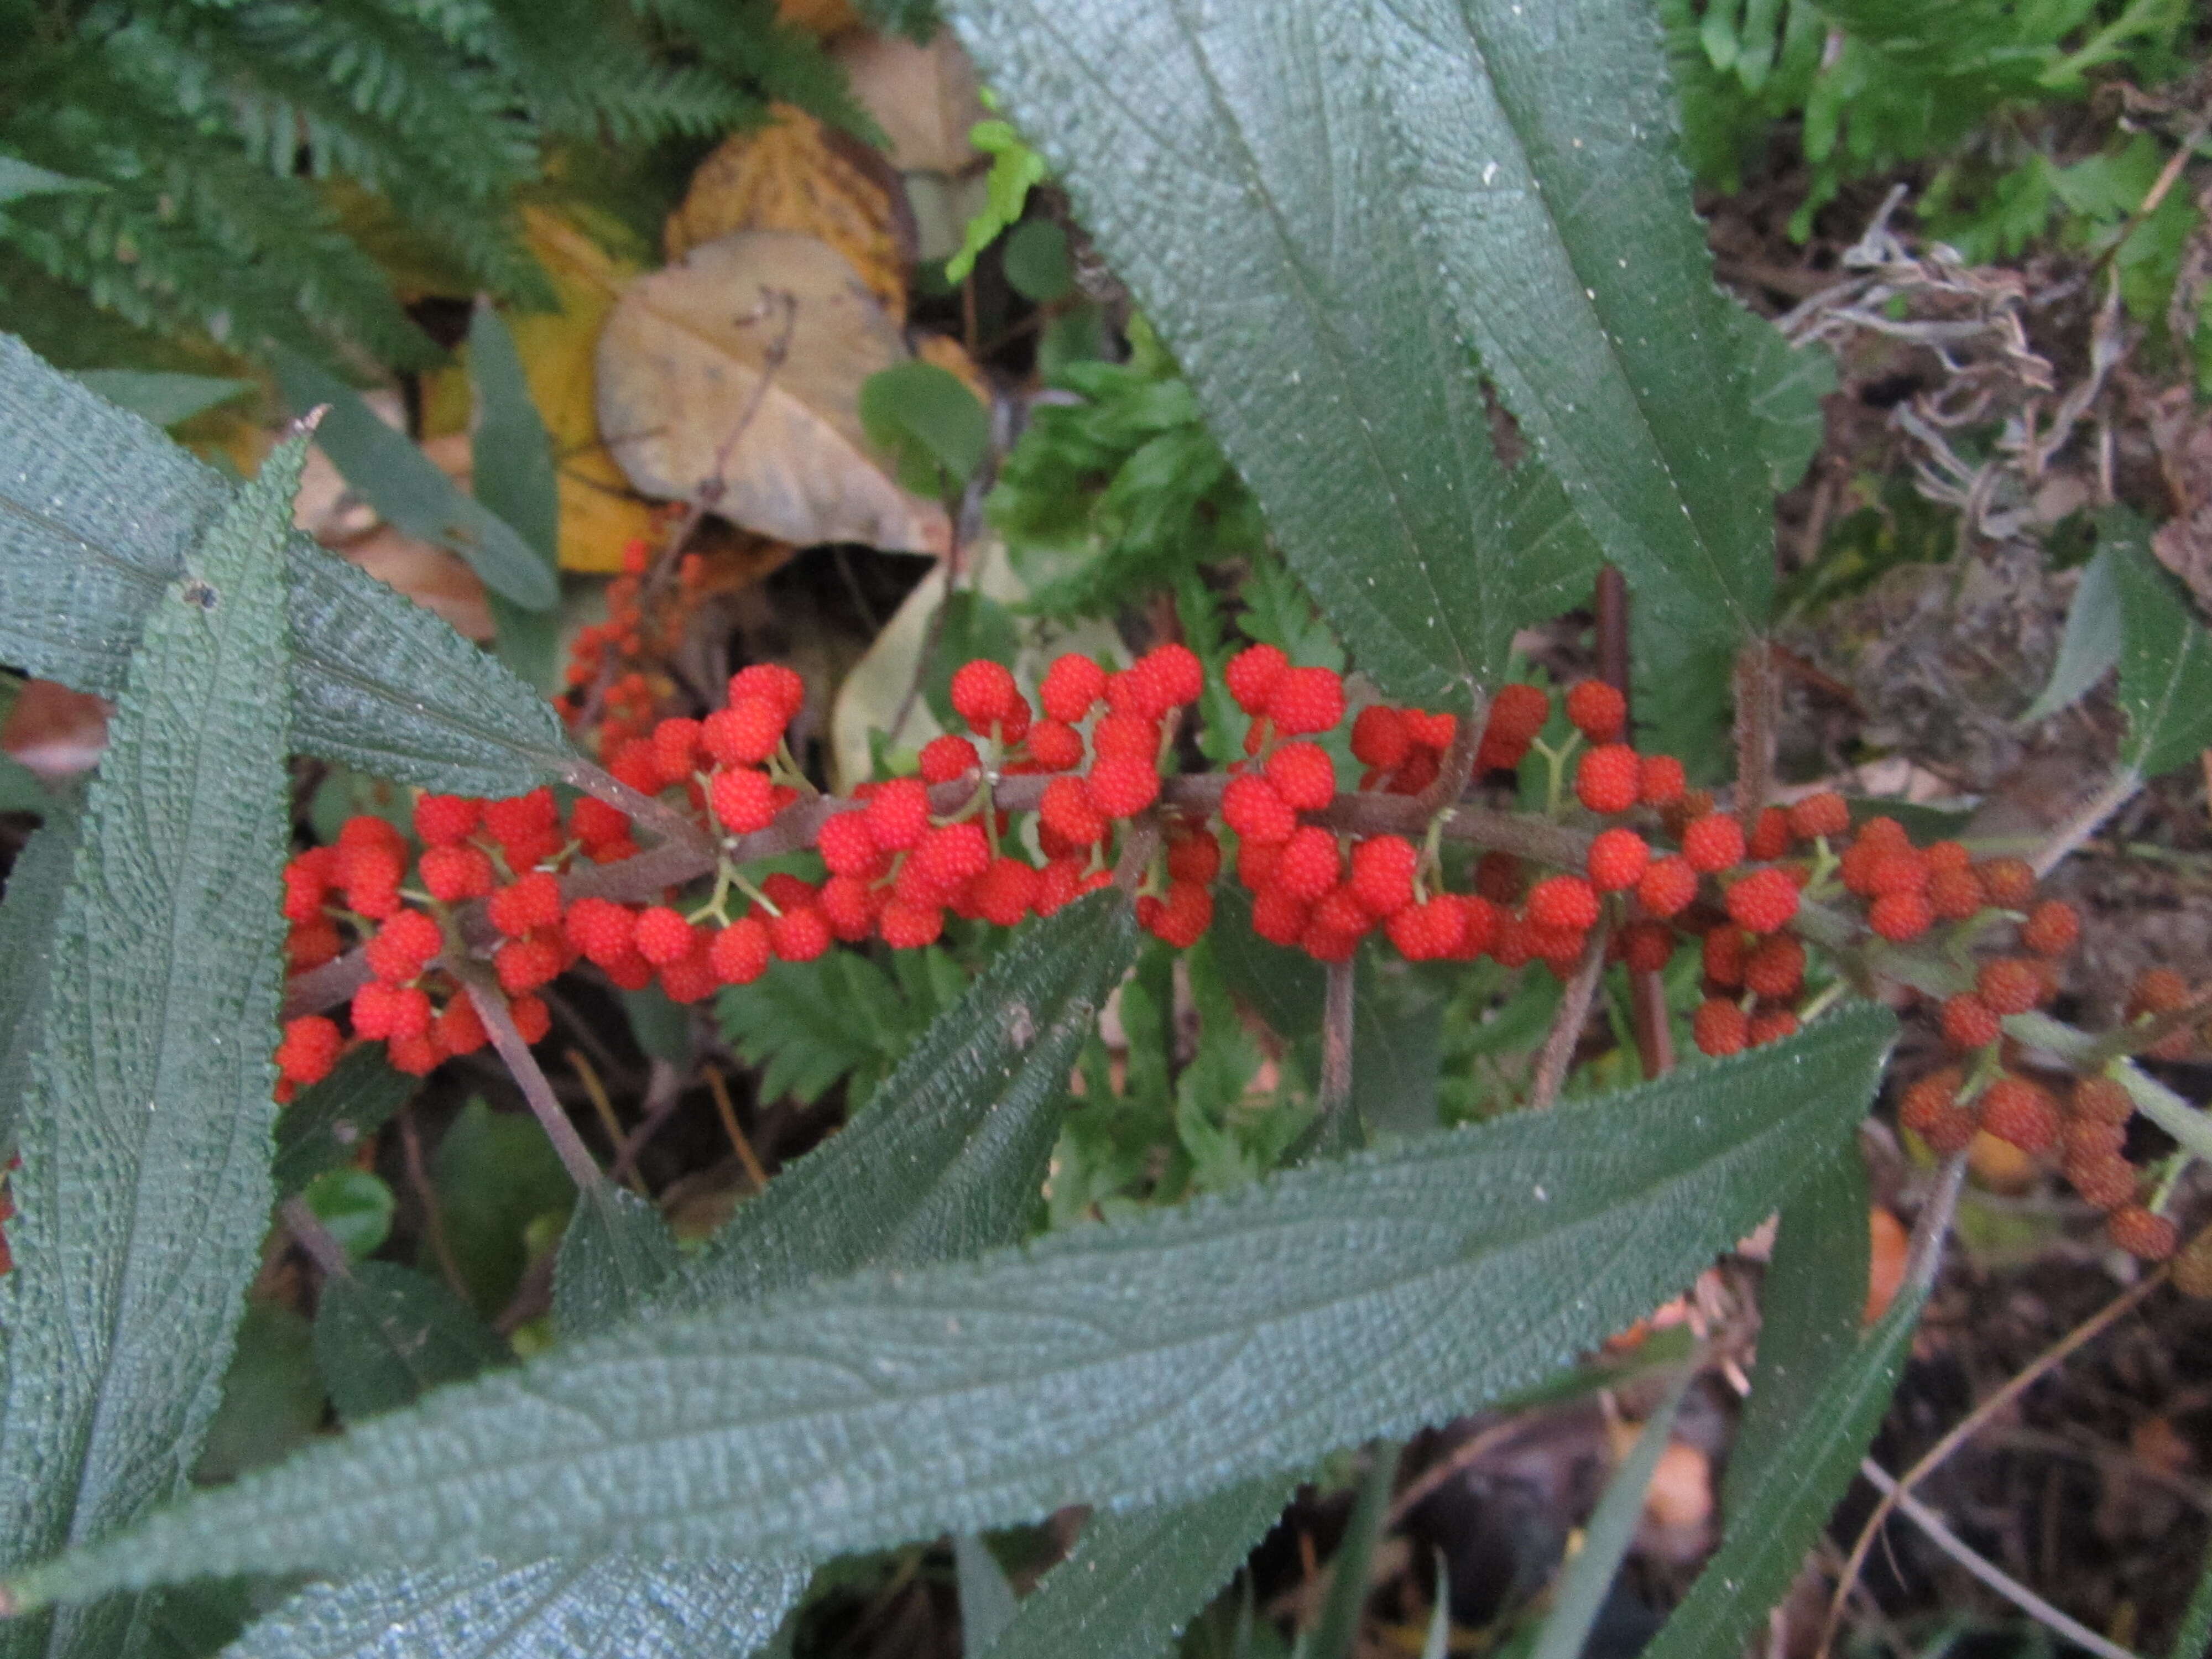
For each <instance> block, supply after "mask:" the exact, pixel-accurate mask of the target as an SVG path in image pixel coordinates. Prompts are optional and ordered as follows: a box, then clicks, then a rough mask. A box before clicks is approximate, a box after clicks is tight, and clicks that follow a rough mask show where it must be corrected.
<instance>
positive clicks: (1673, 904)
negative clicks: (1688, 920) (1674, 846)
mask: <svg viewBox="0 0 2212 1659" xmlns="http://www.w3.org/2000/svg"><path fill="white" fill-rule="evenodd" d="M1636 896H1637V899H1638V902H1640V903H1642V905H1643V906H1644V908H1645V909H1647V910H1649V911H1650V913H1651V914H1652V915H1655V916H1658V917H1661V918H1665V917H1668V916H1673V915H1680V913H1681V912H1682V910H1683V909H1685V908H1686V907H1687V906H1688V904H1689V902H1690V901H1691V900H1692V899H1693V898H1695V897H1697V896H1698V872H1697V871H1696V870H1694V869H1693V868H1692V867H1691V865H1690V861H1689V860H1687V859H1686V858H1684V857H1682V856H1681V855H1680V854H1668V856H1667V857H1665V858H1662V859H1655V860H1652V862H1651V863H1650V865H1648V866H1645V868H1644V874H1643V875H1642V877H1640V878H1638V881H1637V884H1636Z"/></svg>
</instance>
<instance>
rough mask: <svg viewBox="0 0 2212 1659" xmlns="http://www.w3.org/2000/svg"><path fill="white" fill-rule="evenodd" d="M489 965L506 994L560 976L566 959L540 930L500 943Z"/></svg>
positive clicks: (538, 984) (529, 987) (527, 989)
mask: <svg viewBox="0 0 2212 1659" xmlns="http://www.w3.org/2000/svg"><path fill="white" fill-rule="evenodd" d="M491 965H492V969H493V971H494V972H495V973H496V974H497V975H499V982H500V985H501V987H502V988H503V989H505V991H506V992H507V994H508V995H509V996H519V995H520V994H522V993H523V992H525V991H534V990H536V989H537V988H538V987H539V986H541V985H544V984H547V983H549V982H550V981H553V980H555V979H557V978H558V977H560V974H561V969H562V968H563V967H565V966H567V958H566V957H565V956H564V955H563V953H562V949H561V947H560V946H559V945H556V944H555V943H554V942H553V941H552V940H551V939H548V938H547V937H545V935H544V934H543V933H532V934H531V935H530V936H529V937H528V938H526V939H509V940H507V943H506V944H504V945H501V946H500V947H499V949H498V950H496V951H493V952H492V957H491Z"/></svg>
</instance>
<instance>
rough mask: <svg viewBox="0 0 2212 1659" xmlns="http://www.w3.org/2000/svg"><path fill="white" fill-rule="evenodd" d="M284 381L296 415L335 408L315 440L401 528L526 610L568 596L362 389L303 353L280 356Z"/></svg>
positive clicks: (508, 529) (509, 529)
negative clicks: (463, 563)
mask: <svg viewBox="0 0 2212 1659" xmlns="http://www.w3.org/2000/svg"><path fill="white" fill-rule="evenodd" d="M274 356H275V360H276V383H277V385H278V386H279V387H281V388H282V389H283V394H284V401H285V402H286V403H287V404H289V405H290V406H291V410H292V413H293V414H294V415H295V416H297V415H305V414H306V413H307V411H308V410H311V409H314V408H317V407H322V408H325V409H326V410H328V413H326V414H325V416H323V423H322V425H321V426H320V427H319V428H317V429H316V432H315V441H316V443H317V444H319V446H321V447H322V450H323V453H325V454H326V455H328V456H329V457H330V458H331V463H332V464H333V465H335V466H337V470H338V471H340V472H342V473H343V474H344V475H345V481H346V482H347V483H349V484H351V485H352V486H353V487H354V488H355V489H357V490H359V491H360V492H361V493H362V497H363V498H364V499H365V500H366V501H368V504H369V505H370V506H371V507H374V508H375V509H376V510H377V511H378V512H379V513H381V514H382V515H383V516H384V517H385V518H386V519H387V520H390V521H391V523H392V525H393V526H395V527H396V528H398V529H399V530H402V531H404V532H406V533H407V534H408V535H410V536H416V537H419V538H422V540H424V541H426V542H432V543H435V544H437V545H438V546H440V547H442V548H444V549H446V550H447V551H448V552H453V553H458V554H459V555H460V556H461V557H462V558H464V559H465V560H467V561H468V565H469V568H471V570H473V571H475V572H476V573H477V575H479V576H481V577H482V578H483V584H484V586H486V587H488V588H489V589H491V591H492V592H495V593H497V594H499V595H500V596H501V598H502V599H507V600H508V601H510V602H511V603H513V604H515V605H520V606H521V607H522V608H523V609H524V610H526V611H544V610H549V609H550V608H551V606H552V605H554V603H555V602H556V600H558V599H560V597H561V589H560V585H559V584H558V583H557V582H556V581H555V580H553V572H552V568H551V567H550V565H549V564H548V563H547V562H546V561H545V559H544V556H541V555H540V554H539V553H538V552H537V551H536V550H533V549H532V547H531V545H530V544H529V543H527V542H526V541H525V540H523V538H521V536H520V535H519V534H517V533H516V532H515V529H514V527H513V526H511V525H509V524H507V522H506V521H505V520H501V518H500V517H498V515H497V514H495V513H492V512H491V511H489V509H488V508H486V507H484V506H483V504H482V503H480V502H478V501H474V500H472V499H471V498H470V497H469V496H467V495H463V494H462V493H461V492H460V490H459V489H458V488H457V487H456V486H455V485H454V483H453V480H452V479H451V478H448V477H447V476H446V475H445V474H444V473H443V472H441V471H439V470H438V467H437V465H436V464H435V462H433V461H432V460H431V459H429V457H428V456H427V455H425V454H423V453H422V451H421V450H419V449H417V448H416V447H415V446H414V444H413V443H411V442H410V441H409V440H408V438H407V436H406V435H405V434H404V433H401V432H397V431H394V430H393V429H392V428H390V427H388V426H386V424H385V423H384V422H382V421H380V420H379V419H378V418H377V417H376V415H375V413H374V411H373V410H371V409H370V408H369V406H368V404H366V403H364V402H362V397H361V394H360V393H359V392H356V391H355V390H354V389H353V388H352V387H351V386H348V385H347V384H346V383H345V382H344V381H343V380H339V379H338V378H337V376H336V375H334V374H331V373H329V372H328V371H327V370H325V369H324V368H319V367H318V366H317V365H316V364H314V363H312V362H308V361H307V359H306V358H305V357H302V356H299V355H298V354H297V353H295V352H291V351H287V350H284V349H282V348H279V349H277V350H276V353H275V354H274Z"/></svg>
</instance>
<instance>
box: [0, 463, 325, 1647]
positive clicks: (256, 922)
mask: <svg viewBox="0 0 2212 1659" xmlns="http://www.w3.org/2000/svg"><path fill="white" fill-rule="evenodd" d="M304 453H305V447H304V445H303V444H301V443H297V442H295V443H294V444H292V445H291V446H289V447H287V448H284V449H280V450H279V451H278V452H277V453H276V455H274V456H273V457H272V458H271V459H270V462H269V464H268V465H266V466H265V467H264V469H263V471H262V475H261V477H259V478H258V479H256V480H255V481H254V482H253V483H251V484H249V485H248V486H246V489H244V490H242V491H241V492H240V493H239V494H238V495H237V496H236V497H235V498H234V500H233V501H231V502H230V503H229V505H228V507H227V508H226V509H225V510H224V511H223V512H222V514H221V515H220V516H219V517H218V518H216V520H214V521H213V522H212V523H211V524H210V526H209V527H208V528H207V531H206V533H205V534H204V536H202V537H201V538H199V539H198V541H197V544H195V545H194V546H193V547H192V548H191V550H190V551H189V552H187V553H185V554H183V555H182V556H181V569H180V570H179V573H178V580H174V581H173V582H170V583H168V584H167V585H166V586H164V587H163V588H161V590H159V591H158V592H157V594H156V596H155V599H154V600H153V602H152V609H151V614H150V615H149V617H147V619H146V623H145V637H144V641H143V646H142V647H141V648H140V650H139V651H138V653H137V655H136V656H135V657H134V658H133V659H131V666H130V669H129V671H128V673H127V674H126V675H125V678H124V682H123V684H122V685H121V687H120V690H121V697H120V700H119V702H118V709H117V713H116V717H115V720H114V723H113V726H112V733H111V737H110V740H109V743H108V745H107V749H106V753H105V755H104V756H103V757H102V758H101V761H100V771H99V775H98V777H97V778H96V779H95V780H94V783H93V785H92V788H91V792H90V794H89V797H88V802H87V805H86V809H85V813H84V817H83V821H82V829H81V833H80V836H79V843H78V847H77V850H76V858H75V860H74V864H73V866H72V867H71V870H70V878H69V886H68V888H67V890H65V892H64V894H63V896H62V899H61V902H60V905H59V914H58V917H57V918H56V921H55V923H54V928H53V933H52V944H51V946H50V947H49V948H50V985H49V987H48V992H47V995H46V1000H45V1006H44V1008H43V1010H42V1011H41V1013H40V1022H39V1029H38V1032H37V1036H36V1041H35V1042H34V1043H33V1048H32V1053H31V1060H30V1066H29V1077H28V1090H27V1098H26V1100H25V1103H24V1109H23V1112H22V1116H21V1124H20V1126H19V1127H20V1135H21V1150H22V1158H23V1163H22V1167H21V1169H20V1170H17V1171H16V1172H15V1175H14V1176H13V1178H12V1180H11V1183H10V1184H11V1187H12V1189H13V1191H14V1193H15V1198H16V1202H17V1206H18V1208H19V1210H20V1214H19V1216H18V1218H16V1219H15V1222H13V1223H12V1224H11V1225H10V1228H9V1232H10V1235H11V1243H13V1244H14V1245H15V1251H16V1256H17V1265H16V1267H15V1272H13V1273H10V1274H9V1276H8V1278H7V1279H6V1280H5V1281H4V1288H0V1326H4V1328H5V1329H6V1330H7V1332H8V1346H7V1350H6V1355H5V1365H6V1382H5V1394H4V1398H0V1551H4V1552H5V1553H6V1554H7V1555H8V1557H9V1558H10V1559H14V1560H16V1561H21V1560H25V1559H35V1558H36V1557H37V1556H40V1555H42V1554H45V1553H49V1552H51V1551H52V1550H54V1549H56V1548H58V1547H62V1546H64V1545H65V1544H68V1543H72V1542H82V1541H86V1540H89V1539H93V1538H97V1537H100V1536H101V1535H103V1534H108V1533H112V1532H113V1531H115V1530H116V1529H118V1528H122V1527H124V1526H126V1525H127V1524H128V1523H129V1522H131V1520H132V1519H133V1518H135V1517H136V1516H138V1515H139V1514H140V1513H141V1512H143V1510H146V1509H147V1508H149V1506H150V1505H152V1504H155V1503H158V1502H159V1501H160V1500H161V1499H162V1498H167V1497H168V1496H170V1495H171V1494H173V1492H176V1491H177V1490H178V1489H179V1487H180V1486H182V1485H183V1484H184V1482H185V1479H186V1477H187V1476H188V1474H190V1472H191V1468H192V1466H193V1464H194V1462H196V1461H197V1456H198V1453H199V1447H200V1442H201V1439H202V1437H203V1436H204V1433H205V1431H206V1429H207V1425H208V1422H209V1419H210V1417H211V1416H212V1415H213V1413H214V1411H215V1407H216V1401H217V1399H218V1396H219V1394H220V1391H221V1388H222V1378H223V1373H224V1370H225V1368H226V1366H227V1364H228V1360H229V1357H230V1349H231V1342H232V1337H233V1333H234V1328H235V1327H236V1325H237V1322H238V1319H239V1316H240V1313H241V1312H242V1310H243V1305H244V1297H245V1293H246V1285H247V1284H248V1283H249V1282H250V1281H251V1280H252V1278H253V1275H254V1273H255V1272H256V1270H257V1269H258V1267H259V1264H260V1244H261V1238H262V1234H263V1232H264V1227H265V1223H266V1217H267V1214H268V1209H269V1202H270V1184H269V1173H268V1169H269V1130H270V1122H271V1120H272V1118H273V1116H274V1115H275V1107H274V1105H273V1104H272V1103H271V1101H270V1089H271V1087H272V1085H274V1083H275V1081H276V1077H275V1071H274V1068H273V1066H271V1064H270V1058H269V1055H270V1048H271V1046H272V1044H271V1038H272V1036H273V1034H274V1032H275V1030H276V1004H277V996H278V991H279V987H280V984H281V981H282V975H283V954H282V940H283V925H284V924H283V919H282V917H281V915H280V914H279V911H278V908H277V900H278V897H279V894H280V890H281V889H280V884H279V882H278V879H277V872H278V868H279V866H281V864H282V862H283V857H284V851H285V846H284V843H285V828H286V822H287V800H288V797H287V791H286V787H285V781H286V778H285V755H286V752H287V750H288V747H289V745H288V743H287V731H286V708H285V702H286V699H285V697H284V696H283V684H284V679H285V663H286V656H287V641H286V634H285V621H284V561H283V542H284V537H285V533H286V530H287V527H288V526H289V524H290V522H291V498H292V493H293V490H294V489H295V487H296V485H297V483H298V480H299V475H300V465H301V460H302V459H303V457H304ZM143 1613H144V1609H143V1608H142V1607H140V1606H139V1605H138V1603H137V1600H136V1599H135V1598H129V1597H115V1598H111V1599H109V1600H107V1601H104V1602H100V1603H97V1604H94V1605H93V1606H90V1607H76V1608H70V1609H66V1610H64V1612H63V1613H61V1614H60V1615H58V1617H54V1618H52V1619H51V1620H48V1619H30V1620H19V1621H15V1622H11V1623H9V1624H7V1625H5V1626H0V1651H5V1652H7V1653H9V1654H15V1655H23V1654H33V1653H45V1654H87V1655H91V1654H101V1655H106V1654H112V1653H117V1652H135V1651H138V1650H140V1648H141V1644H143V1643H144V1642H145V1641H147V1640H148V1639H149V1638H148V1635H147V1630H146V1626H145V1621H144V1618H143Z"/></svg>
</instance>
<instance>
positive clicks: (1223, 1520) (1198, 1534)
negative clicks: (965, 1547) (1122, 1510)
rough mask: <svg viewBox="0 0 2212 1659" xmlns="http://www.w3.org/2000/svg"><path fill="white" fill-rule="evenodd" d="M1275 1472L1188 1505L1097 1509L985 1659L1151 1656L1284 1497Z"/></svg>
mask: <svg viewBox="0 0 2212 1659" xmlns="http://www.w3.org/2000/svg"><path fill="white" fill-rule="evenodd" d="M1292 1489H1293V1483H1292V1482H1291V1481H1289V1480H1285V1479H1283V1478H1282V1477H1280V1476H1278V1475H1265V1476H1262V1477H1261V1478H1260V1479H1258V1480H1240V1481H1238V1482H1237V1483H1236V1484H1235V1485H1233V1486H1225V1487H1223V1488H1222V1489H1221V1490H1220V1491H1218V1492H1209V1493H1207V1494H1206V1496H1205V1497H1203V1498H1196V1499H1194V1500H1193V1501H1192V1502H1190V1503H1188V1504H1170V1505H1166V1506H1164V1507H1162V1508H1158V1509H1142V1510H1131V1511H1130V1512H1128V1513H1127V1514H1124V1515H1113V1514H1102V1515H1095V1516H1092V1517H1091V1522H1090V1523H1089V1524H1088V1525H1087V1526H1085V1528H1084V1529H1083V1536H1082V1537H1081V1538H1080V1539H1079V1540H1078V1541H1077V1542H1076V1546H1075V1548H1074V1550H1073V1552H1072V1553H1070V1554H1069V1556H1068V1558H1067V1559H1066V1561H1065V1562H1063V1563H1061V1565H1059V1566H1057V1567H1055V1568H1054V1569H1053V1571H1050V1572H1048V1573H1047V1574H1046V1575H1045V1576H1044V1577H1043V1579H1042V1581H1041V1582H1040V1583H1038V1585H1037V1587H1036V1589H1034V1590H1032V1591H1030V1594H1029V1595H1028V1597H1027V1598H1026V1599H1024V1601H1023V1602H1022V1604H1021V1607H1020V1608H1019V1609H1018V1611H1017V1612H1016V1613H1015V1614H1014V1619H1013V1622H1012V1624H1011V1625H1009V1626H1007V1627H1006V1632H1005V1633H1004V1634H1003V1635H1001V1636H1000V1638H999V1640H998V1642H997V1644H995V1645H994V1647H993V1648H992V1650H991V1653H990V1659H1062V1656H1065V1655H1068V1654H1081V1655H1082V1656H1084V1659H1158V1655H1160V1654H1162V1653H1165V1652H1168V1651H1170V1649H1171V1645H1172V1644H1173V1643H1174V1641H1175V1638H1176V1637H1178V1636H1180V1635H1181V1634H1182V1629H1183V1626H1185V1625H1187V1624H1188V1623H1189V1621H1190V1620H1191V1619H1192V1618H1193V1617H1194V1616H1195V1615H1196V1613H1198V1612H1199V1610H1200V1608H1201V1607H1204V1606H1205V1605H1206V1599H1207V1598H1208V1597H1209V1596H1211V1595H1212V1594H1213V1592H1214V1591H1215V1590H1217V1589H1219V1588H1220V1587H1221V1586H1222V1584H1224V1583H1226V1582H1227V1580H1228V1578H1229V1577H1230V1575H1231V1573H1233V1572H1235V1571H1237V1567H1238V1566H1239V1565H1241V1564H1242V1563H1243V1559H1244V1558H1245V1557H1246V1556H1247V1555H1249V1553H1251V1551H1252V1547H1253V1546H1254V1545H1255V1544H1257V1543H1258V1542H1259V1541H1260V1540H1261V1537H1262V1536H1263V1535H1264V1534H1266V1532H1267V1528H1269V1527H1270V1526H1272V1525H1273V1524H1274V1520H1275V1517H1276V1516H1278V1515H1280V1514H1281V1513H1282V1511H1283V1505H1284V1504H1286V1503H1288V1502H1289V1501H1290V1498H1291V1491H1292Z"/></svg>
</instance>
